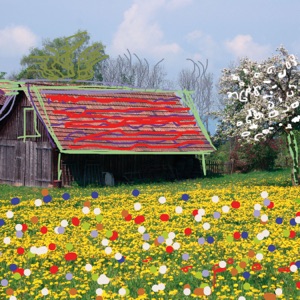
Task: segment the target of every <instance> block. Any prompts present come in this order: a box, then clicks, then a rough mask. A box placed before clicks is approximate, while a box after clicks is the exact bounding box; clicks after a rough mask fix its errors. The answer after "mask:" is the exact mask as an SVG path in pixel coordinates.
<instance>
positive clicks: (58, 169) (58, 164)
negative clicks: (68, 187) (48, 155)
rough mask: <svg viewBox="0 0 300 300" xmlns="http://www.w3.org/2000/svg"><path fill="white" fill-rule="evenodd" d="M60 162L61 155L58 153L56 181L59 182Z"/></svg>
mask: <svg viewBox="0 0 300 300" xmlns="http://www.w3.org/2000/svg"><path fill="white" fill-rule="evenodd" d="M60 161H61V153H60V152H59V153H58V162H57V174H58V176H57V180H60V178H61V174H62V170H61V163H60Z"/></svg>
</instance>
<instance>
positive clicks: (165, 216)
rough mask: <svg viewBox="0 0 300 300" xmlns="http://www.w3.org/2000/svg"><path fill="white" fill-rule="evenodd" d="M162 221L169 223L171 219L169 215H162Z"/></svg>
mask: <svg viewBox="0 0 300 300" xmlns="http://www.w3.org/2000/svg"><path fill="white" fill-rule="evenodd" d="M160 219H161V221H163V222H166V221H169V219H170V217H169V215H168V214H162V215H161V216H160Z"/></svg>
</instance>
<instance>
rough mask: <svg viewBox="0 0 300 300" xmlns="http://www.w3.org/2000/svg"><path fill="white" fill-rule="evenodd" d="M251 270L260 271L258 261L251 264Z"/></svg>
mask: <svg viewBox="0 0 300 300" xmlns="http://www.w3.org/2000/svg"><path fill="white" fill-rule="evenodd" d="M251 269H252V271H260V270H261V269H262V266H261V264H260V263H254V264H253V265H252V268H251Z"/></svg>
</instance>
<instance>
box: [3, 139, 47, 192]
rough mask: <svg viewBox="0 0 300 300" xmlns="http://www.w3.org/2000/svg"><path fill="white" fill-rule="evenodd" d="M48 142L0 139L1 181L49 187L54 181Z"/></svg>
mask: <svg viewBox="0 0 300 300" xmlns="http://www.w3.org/2000/svg"><path fill="white" fill-rule="evenodd" d="M52 152H53V151H52V149H51V148H49V144H48V142H31V141H26V142H23V141H16V140H0V183H5V184H14V185H26V186H40V187H47V186H48V185H49V184H52V182H53V174H52V169H53V166H52V157H53V154H52Z"/></svg>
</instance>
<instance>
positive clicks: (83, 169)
mask: <svg viewBox="0 0 300 300" xmlns="http://www.w3.org/2000/svg"><path fill="white" fill-rule="evenodd" d="M214 150H215V148H214V146H213V145H212V143H211V140H210V138H209V136H208V134H207V132H206V130H205V128H204V126H203V124H202V122H201V120H200V118H199V116H198V115H197V113H196V110H195V108H194V107H193V103H192V101H191V98H190V94H189V93H188V92H171V91H149V90H137V89H131V88H128V87H105V86H101V85H100V86H99V85H92V84H91V83H90V84H83V83H70V82H45V81H44V82H38V81H24V82H10V81H2V82H0V183H5V184H14V185H25V186H40V187H48V186H49V185H51V184H60V183H62V185H63V186H70V185H72V184H74V183H76V184H78V185H83V186H86V185H88V184H103V183H104V181H105V176H107V175H110V176H111V178H112V177H113V178H114V180H115V181H117V182H122V181H123V182H128V181H131V180H134V179H136V178H140V179H143V178H167V179H180V178H190V177H192V174H195V173H197V172H198V173H199V169H200V167H201V168H202V172H203V173H204V175H205V172H206V171H205V156H206V155H209V154H210V153H211V152H212V151H214ZM196 157H201V158H202V159H201V160H202V163H201V166H200V161H199V159H196Z"/></svg>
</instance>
